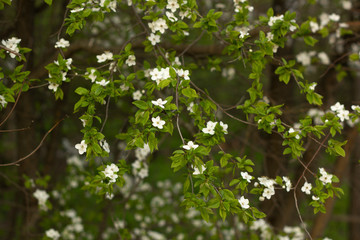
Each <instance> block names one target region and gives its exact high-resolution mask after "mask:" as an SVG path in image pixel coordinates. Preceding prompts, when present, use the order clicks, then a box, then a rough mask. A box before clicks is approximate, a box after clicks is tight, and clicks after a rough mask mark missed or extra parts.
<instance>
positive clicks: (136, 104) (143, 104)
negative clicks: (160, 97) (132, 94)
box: [132, 100, 149, 110]
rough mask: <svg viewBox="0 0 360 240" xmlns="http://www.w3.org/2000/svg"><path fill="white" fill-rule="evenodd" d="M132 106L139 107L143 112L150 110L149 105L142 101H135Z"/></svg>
mask: <svg viewBox="0 0 360 240" xmlns="http://www.w3.org/2000/svg"><path fill="white" fill-rule="evenodd" d="M132 104H134V105H135V106H137V107H138V108H140V109H142V110H147V109H148V108H149V106H148V105H147V103H146V102H144V101H142V100H137V101H134V102H132Z"/></svg>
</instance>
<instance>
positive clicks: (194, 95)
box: [181, 87, 199, 98]
mask: <svg viewBox="0 0 360 240" xmlns="http://www.w3.org/2000/svg"><path fill="white" fill-rule="evenodd" d="M181 93H182V94H183V95H184V96H186V97H188V98H198V97H199V96H198V94H197V93H196V91H195V90H194V89H192V88H190V87H187V88H184V89H183V90H182V91H181Z"/></svg>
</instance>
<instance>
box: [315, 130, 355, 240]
mask: <svg viewBox="0 0 360 240" xmlns="http://www.w3.org/2000/svg"><path fill="white" fill-rule="evenodd" d="M357 136H358V131H357V129H356V128H352V129H351V130H349V131H348V132H347V134H346V139H348V143H347V144H346V146H345V148H344V150H345V153H346V155H345V157H339V158H338V159H337V161H336V164H335V167H334V174H335V175H336V176H337V177H338V178H339V180H340V181H341V180H342V179H343V178H344V177H345V173H346V170H347V168H348V166H349V162H350V156H351V152H352V151H353V149H354V146H355V143H356V139H357ZM334 185H335V186H336V187H339V183H337V184H334ZM335 201H336V197H334V198H328V199H327V201H326V202H325V209H326V213H320V214H318V215H317V217H316V219H315V222H314V225H313V228H312V230H311V236H312V237H313V238H314V239H317V238H318V237H321V236H322V234H323V233H324V230H325V228H326V226H327V224H328V222H329V220H330V217H331V216H332V212H333V208H334V204H335Z"/></svg>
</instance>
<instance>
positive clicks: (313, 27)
mask: <svg viewBox="0 0 360 240" xmlns="http://www.w3.org/2000/svg"><path fill="white" fill-rule="evenodd" d="M310 29H311V32H313V33H316V32H317V31H319V30H320V27H319V24H318V23H317V22H313V21H311V22H310Z"/></svg>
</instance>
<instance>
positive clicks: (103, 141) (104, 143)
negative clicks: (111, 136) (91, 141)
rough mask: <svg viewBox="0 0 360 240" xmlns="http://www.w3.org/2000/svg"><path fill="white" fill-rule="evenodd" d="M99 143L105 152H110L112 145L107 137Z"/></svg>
mask: <svg viewBox="0 0 360 240" xmlns="http://www.w3.org/2000/svg"><path fill="white" fill-rule="evenodd" d="M99 144H100V146H101V147H102V148H103V149H104V151H105V152H107V153H110V146H109V144H108V143H107V141H106V140H105V139H102V140H100V143H99Z"/></svg>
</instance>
